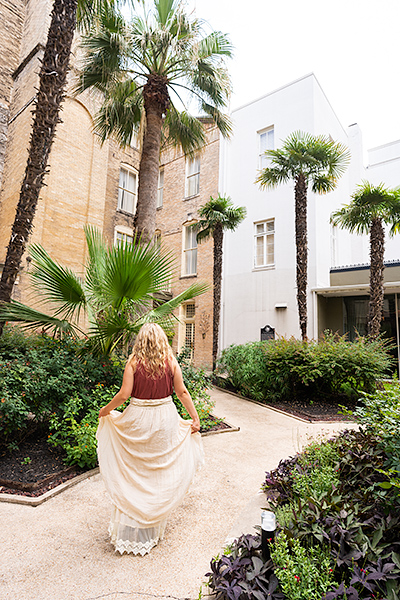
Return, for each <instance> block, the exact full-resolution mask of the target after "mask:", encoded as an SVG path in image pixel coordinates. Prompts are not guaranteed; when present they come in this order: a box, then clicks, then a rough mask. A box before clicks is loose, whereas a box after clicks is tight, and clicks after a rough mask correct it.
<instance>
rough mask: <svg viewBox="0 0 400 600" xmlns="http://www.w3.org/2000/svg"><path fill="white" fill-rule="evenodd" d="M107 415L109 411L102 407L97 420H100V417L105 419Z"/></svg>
mask: <svg viewBox="0 0 400 600" xmlns="http://www.w3.org/2000/svg"><path fill="white" fill-rule="evenodd" d="M109 414H110V411H108V410H107V408H106V407H105V406H103V408H101V409H100V412H99V419H101V417H106V416H107V415H109Z"/></svg>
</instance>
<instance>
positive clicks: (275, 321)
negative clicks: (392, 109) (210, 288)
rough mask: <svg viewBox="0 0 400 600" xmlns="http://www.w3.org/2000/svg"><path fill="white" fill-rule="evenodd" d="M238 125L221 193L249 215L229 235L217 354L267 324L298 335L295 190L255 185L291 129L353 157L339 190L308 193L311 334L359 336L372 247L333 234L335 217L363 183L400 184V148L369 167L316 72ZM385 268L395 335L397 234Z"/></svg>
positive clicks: (236, 118)
mask: <svg viewBox="0 0 400 600" xmlns="http://www.w3.org/2000/svg"><path fill="white" fill-rule="evenodd" d="M232 118H233V122H234V136H233V139H232V140H231V141H229V142H225V143H223V144H222V150H221V153H222V155H221V162H220V164H221V165H223V168H222V169H221V172H220V191H221V193H223V194H226V195H229V196H230V197H231V198H232V201H233V203H234V205H236V206H245V207H246V208H247V218H246V220H245V221H244V222H243V223H242V224H241V225H240V226H239V228H238V229H237V230H236V231H235V232H233V233H226V234H225V246H224V280H223V297H222V314H221V337H220V348H221V349H223V348H225V347H227V346H229V345H230V344H232V343H236V344H237V343H245V342H248V341H254V340H259V339H260V336H261V329H262V328H264V327H265V326H266V325H269V326H270V327H271V328H273V329H274V330H275V336H292V335H293V336H295V337H299V336H300V329H299V325H298V312H297V301H296V257H295V251H296V248H295V240H294V237H295V234H294V189H293V188H294V186H293V183H290V184H288V185H281V186H279V187H277V188H276V189H273V190H268V191H261V190H260V189H259V187H258V185H256V184H255V183H254V182H255V179H256V177H257V172H258V170H259V169H260V168H262V167H263V165H265V162H264V161H265V157H263V151H264V150H265V149H267V148H279V147H280V145H281V142H282V140H284V139H285V138H286V137H287V136H288V135H290V134H291V133H292V132H294V131H303V132H308V133H311V134H314V135H320V134H323V135H327V136H331V138H332V139H333V140H335V141H338V142H341V143H343V144H344V145H345V146H347V147H348V148H349V149H350V151H351V156H352V159H351V163H350V166H349V168H348V169H347V171H346V173H345V174H344V176H343V177H342V178H341V180H340V183H339V185H338V187H337V189H336V190H335V191H334V192H331V193H329V194H326V195H318V194H313V193H312V192H311V191H309V193H308V247H309V256H308V290H309V292H308V336H309V337H310V338H317V337H318V335H319V334H320V333H321V332H322V331H323V330H324V329H326V328H330V329H332V330H334V331H339V332H340V333H343V332H344V331H349V332H350V333H352V332H353V333H354V327H357V329H358V330H359V331H360V333H363V330H362V329H363V325H365V317H366V315H365V314H364V312H363V311H364V309H365V302H366V301H367V298H366V295H367V294H368V280H369V270H368V266H367V263H368V262H369V240H368V237H367V236H357V235H351V234H349V233H348V232H346V231H343V230H340V229H339V228H332V226H331V225H330V223H329V218H330V215H331V213H332V212H333V211H334V210H336V209H337V208H339V207H340V206H341V205H342V204H347V203H348V202H349V201H350V196H351V194H352V193H353V192H354V190H355V188H356V186H357V185H358V184H360V183H361V182H362V180H366V179H368V180H369V181H371V182H372V183H380V182H381V181H382V182H383V183H384V184H385V185H386V186H389V187H395V186H398V185H400V169H399V167H400V141H399V142H394V143H392V144H388V145H385V146H382V147H379V148H374V149H373V150H371V151H370V152H369V154H368V160H369V163H370V164H369V165H368V167H365V166H364V161H363V145H362V136H361V132H360V129H359V127H358V125H357V124H354V125H351V126H349V127H347V128H344V127H343V126H342V125H341V123H340V122H339V120H338V118H337V117H336V115H335V112H334V110H333V108H332V107H331V105H330V103H329V101H328V99H327V98H326V96H325V94H324V92H323V90H322V89H321V87H320V85H319V83H318V81H317V79H316V78H315V76H314V75H313V74H310V75H307V76H305V77H303V78H301V79H298V80H297V81H294V82H293V83H290V84H288V85H286V86H284V87H282V88H280V89H278V90H276V91H274V92H272V93H270V94H267V95H266V96H263V97H262V98H259V99H258V100H255V101H254V102H251V103H249V104H247V105H245V106H242V107H241V108H238V109H237V110H235V111H233V113H232ZM385 261H391V266H390V267H387V268H386V269H385V277H386V280H387V281H388V283H387V290H385V293H386V292H387V298H386V299H385V319H386V320H388V322H389V321H390V328H388V327H387V328H386V329H387V331H388V334H390V335H391V336H394V337H396V336H398V315H399V312H398V309H397V311H396V308H397V307H398V306H399V307H400V283H399V282H400V236H398V238H397V239H396V238H393V239H392V240H389V239H388V240H387V243H386V254H385ZM397 263H399V265H397ZM389 296H390V297H389ZM397 298H398V300H397ZM361 301H362V303H361V304H360V302H361ZM389 301H390V302H389ZM389 303H390V307H389ZM389 309H390V310H389ZM353 313H354V314H353ZM389 313H391V314H390V315H389ZM396 315H397V318H396ZM389 329H390V331H389Z"/></svg>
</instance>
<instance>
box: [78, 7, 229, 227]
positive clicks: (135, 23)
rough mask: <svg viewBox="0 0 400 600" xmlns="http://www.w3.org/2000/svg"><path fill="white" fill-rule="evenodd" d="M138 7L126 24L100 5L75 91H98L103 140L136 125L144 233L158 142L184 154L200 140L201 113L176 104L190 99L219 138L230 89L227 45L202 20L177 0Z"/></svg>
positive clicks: (152, 210)
mask: <svg viewBox="0 0 400 600" xmlns="http://www.w3.org/2000/svg"><path fill="white" fill-rule="evenodd" d="M140 6H141V11H140V13H139V12H137V13H135V14H134V15H133V17H132V19H131V20H130V21H129V22H126V21H125V20H124V19H123V17H122V16H121V14H120V13H119V12H118V11H116V10H110V9H105V10H103V11H102V14H101V18H100V19H99V21H98V23H97V25H96V27H95V28H94V29H93V31H92V33H91V35H90V36H88V37H87V38H86V39H85V40H84V47H85V49H86V55H85V59H84V62H83V68H82V71H81V76H80V81H79V85H78V86H77V92H82V91H83V90H86V89H88V88H94V89H97V90H99V91H100V92H101V93H102V94H103V97H104V103H103V106H102V108H101V110H100V111H99V113H98V115H97V117H96V130H97V132H98V133H99V135H100V137H101V139H102V140H103V141H104V140H106V139H107V137H109V136H110V135H113V136H114V137H116V138H117V140H118V141H119V142H120V143H121V144H127V143H129V142H130V140H131V138H132V134H133V132H134V131H135V129H137V128H138V127H140V125H141V127H140V130H141V131H142V132H143V139H142V154H141V160H140V167H139V189H138V203H137V212H136V219H135V227H136V230H137V232H138V234H139V235H142V236H144V237H145V238H147V239H149V238H151V237H152V236H153V235H154V231H155V220H156V200H157V184H158V172H159V160H160V148H161V144H162V141H163V140H164V141H166V142H168V143H172V144H174V145H177V146H179V147H181V148H182V150H183V152H184V153H185V154H187V155H189V156H193V154H194V153H195V152H196V151H197V150H199V149H200V148H201V147H202V146H203V145H204V143H205V128H204V124H203V119H201V118H196V117H193V116H192V115H190V114H189V112H188V110H187V109H186V108H184V109H183V110H182V107H184V106H185V101H186V100H193V99H194V100H195V101H196V102H197V105H198V109H199V111H200V113H201V114H202V115H204V116H206V117H208V118H209V120H211V121H212V122H213V123H214V124H215V125H216V126H217V127H218V128H219V130H220V131H221V133H222V134H223V135H224V136H229V135H230V133H231V123H230V120H229V118H228V117H227V116H226V115H224V114H223V113H222V112H221V111H222V109H223V108H224V107H225V106H226V104H227V101H228V98H229V95H230V89H231V86H230V80H229V76H228V72H227V69H226V66H225V59H226V58H227V57H230V56H231V46H230V44H229V42H228V40H227V38H226V36H225V35H223V34H222V33H220V32H217V31H213V32H211V33H210V34H208V35H203V32H202V23H201V21H200V20H199V19H197V18H194V17H193V16H192V15H187V14H186V13H185V10H184V6H185V4H184V2H183V1H182V0H153V2H152V3H151V5H149V3H148V2H144V1H142V2H140ZM178 108H180V110H178Z"/></svg>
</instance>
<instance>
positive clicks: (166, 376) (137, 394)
mask: <svg viewBox="0 0 400 600" xmlns="http://www.w3.org/2000/svg"><path fill="white" fill-rule="evenodd" d="M172 380H173V375H172V371H171V368H170V366H169V364H168V362H167V364H166V365H165V371H164V373H163V375H162V376H161V377H159V378H158V379H152V378H151V377H149V376H148V375H147V373H146V371H145V369H144V367H143V365H142V364H141V363H138V364H137V365H136V370H135V374H134V376H133V388H132V394H131V395H132V396H133V398H139V399H146V398H151V399H155V398H166V397H167V396H170V395H171V394H172V392H173V385H172Z"/></svg>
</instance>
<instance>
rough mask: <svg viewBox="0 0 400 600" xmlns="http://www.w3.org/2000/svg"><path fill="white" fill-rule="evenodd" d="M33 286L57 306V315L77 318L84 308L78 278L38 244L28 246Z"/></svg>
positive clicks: (83, 297)
mask: <svg viewBox="0 0 400 600" xmlns="http://www.w3.org/2000/svg"><path fill="white" fill-rule="evenodd" d="M29 252H30V255H31V257H32V265H33V270H32V273H31V277H32V280H33V286H34V288H35V289H36V291H37V292H38V293H39V295H40V297H41V298H42V299H43V300H44V301H45V302H50V303H52V304H55V305H56V306H57V312H56V314H57V315H62V316H63V317H64V318H65V319H70V318H71V317H72V316H74V317H75V319H76V320H79V317H80V312H81V311H82V310H84V309H85V306H86V296H85V292H84V289H83V286H82V283H81V281H80V278H79V277H78V276H77V275H76V274H75V273H74V272H73V271H71V269H68V268H66V267H62V266H61V265H59V264H58V263H57V262H55V261H54V260H53V259H52V258H50V256H49V254H48V253H47V252H46V250H45V249H44V248H43V247H42V246H40V245H39V244H32V245H31V246H30V250H29Z"/></svg>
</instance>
